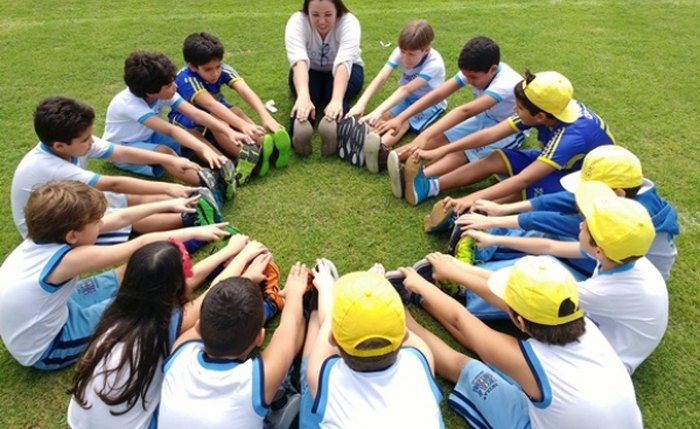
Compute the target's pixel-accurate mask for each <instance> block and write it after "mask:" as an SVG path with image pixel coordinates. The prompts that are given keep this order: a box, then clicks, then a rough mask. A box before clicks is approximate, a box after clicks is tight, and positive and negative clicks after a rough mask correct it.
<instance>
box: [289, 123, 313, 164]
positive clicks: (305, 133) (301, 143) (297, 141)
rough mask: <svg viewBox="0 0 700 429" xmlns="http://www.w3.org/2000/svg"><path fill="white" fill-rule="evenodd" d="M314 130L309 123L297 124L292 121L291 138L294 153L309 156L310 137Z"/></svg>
mask: <svg viewBox="0 0 700 429" xmlns="http://www.w3.org/2000/svg"><path fill="white" fill-rule="evenodd" d="M313 133H314V128H313V126H311V123H310V122H309V121H304V122H299V121H298V120H296V119H295V120H294V135H293V136H292V147H293V148H294V152H296V153H297V154H299V155H301V156H309V155H311V135H312V134H313Z"/></svg>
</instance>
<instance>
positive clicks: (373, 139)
mask: <svg viewBox="0 0 700 429" xmlns="http://www.w3.org/2000/svg"><path fill="white" fill-rule="evenodd" d="M381 144H382V143H381V139H380V138H379V136H378V135H377V134H376V133H369V134H367V135H366V136H365V144H364V148H363V151H364V153H365V163H366V164H367V170H369V171H370V173H379V146H380V145H381Z"/></svg>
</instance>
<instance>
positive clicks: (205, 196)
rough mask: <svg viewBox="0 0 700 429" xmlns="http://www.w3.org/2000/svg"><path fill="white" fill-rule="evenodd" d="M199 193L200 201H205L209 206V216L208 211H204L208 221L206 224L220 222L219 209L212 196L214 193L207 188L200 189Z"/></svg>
mask: <svg viewBox="0 0 700 429" xmlns="http://www.w3.org/2000/svg"><path fill="white" fill-rule="evenodd" d="M199 195H200V196H201V197H200V201H205V202H206V203H207V204H209V206H210V207H211V216H208V215H209V213H206V215H207V217H206V218H205V220H206V221H207V222H209V223H208V225H211V224H214V223H218V222H221V219H222V214H221V209H220V208H219V204H217V202H216V199H215V198H214V194H212V192H211V191H210V190H209V189H201V190H200V191H199Z"/></svg>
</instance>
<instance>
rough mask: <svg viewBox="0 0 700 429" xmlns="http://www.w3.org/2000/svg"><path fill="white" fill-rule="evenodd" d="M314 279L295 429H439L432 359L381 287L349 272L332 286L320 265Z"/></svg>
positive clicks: (386, 286) (386, 287)
mask: <svg viewBox="0 0 700 429" xmlns="http://www.w3.org/2000/svg"><path fill="white" fill-rule="evenodd" d="M314 271H315V278H314V286H315V287H316V289H317V290H318V311H314V312H313V313H312V314H311V317H310V319H309V328H308V333H307V339H306V346H305V348H304V357H303V361H302V377H304V376H305V379H303V380H302V406H301V412H300V427H302V428H309V427H319V426H320V427H352V428H371V427H387V428H388V427H420V428H439V427H443V422H442V416H441V413H440V405H439V404H440V401H441V399H442V394H441V392H440V390H439V388H438V387H437V385H436V384H435V381H434V379H433V356H432V354H431V353H430V349H429V348H428V347H427V345H426V344H425V343H424V342H423V341H421V340H420V338H418V337H417V336H415V335H413V334H411V333H410V332H409V331H408V330H407V328H406V322H405V311H404V307H403V304H402V303H401V298H400V297H399V295H398V293H397V292H396V291H395V290H394V288H393V287H392V286H391V284H390V283H389V282H388V280H386V279H385V278H384V276H382V275H380V274H377V273H374V272H354V273H350V274H346V275H344V276H342V277H341V278H340V279H338V280H337V281H335V280H334V279H333V276H332V275H331V274H330V272H331V268H330V263H329V261H326V260H319V263H318V264H317V267H316V268H315V270H314ZM312 401H313V405H311V402H312Z"/></svg>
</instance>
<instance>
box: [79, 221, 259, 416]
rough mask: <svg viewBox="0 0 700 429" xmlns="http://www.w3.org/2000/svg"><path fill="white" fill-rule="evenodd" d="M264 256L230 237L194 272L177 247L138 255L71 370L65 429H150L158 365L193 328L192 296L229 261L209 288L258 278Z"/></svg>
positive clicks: (154, 247) (195, 307)
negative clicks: (226, 281) (241, 277)
mask: <svg viewBox="0 0 700 429" xmlns="http://www.w3.org/2000/svg"><path fill="white" fill-rule="evenodd" d="M265 251H266V249H265V247H263V246H262V245H261V244H260V243H257V242H248V238H247V237H246V236H243V235H235V236H232V237H231V238H230V239H229V242H228V244H227V245H226V246H225V247H223V248H222V249H221V250H219V251H218V252H216V253H215V254H213V255H211V256H209V257H207V258H206V259H204V260H203V261H201V262H199V263H197V264H196V265H194V267H193V266H192V265H191V261H190V259H189V255H188V254H187V252H186V251H185V249H184V248H183V246H182V244H181V243H180V242H178V241H177V240H169V241H159V242H156V243H151V244H148V245H146V246H144V247H142V248H140V249H139V250H137V251H136V252H135V253H134V254H133V255H132V256H131V258H130V259H129V263H128V264H127V266H126V272H125V274H124V280H123V281H122V285H121V287H120V288H119V292H118V293H117V297H116V298H115V300H114V302H113V303H112V304H111V305H110V306H109V307H108V308H107V310H106V311H105V313H104V315H103V317H102V320H101V321H100V323H99V325H98V327H97V329H96V330H95V334H94V335H93V337H92V339H91V340H90V343H89V344H88V346H87V348H86V351H85V352H84V353H83V355H82V356H81V358H80V360H79V361H78V364H77V366H76V369H75V374H74V376H73V383H72V386H71V389H70V393H72V394H73V397H72V398H71V401H70V405H69V406H68V424H69V425H70V426H71V427H72V428H73V429H80V428H94V427H101V428H111V427H114V428H118V427H119V428H121V427H129V428H143V429H145V428H147V427H149V426H150V427H153V425H154V424H155V421H156V420H157V412H155V410H156V409H157V407H158V404H159V402H160V387H161V383H162V380H163V372H162V370H161V366H162V363H163V360H164V359H165V358H166V356H167V355H168V354H169V353H170V350H171V348H172V345H173V344H174V342H175V340H176V339H177V338H178V337H179V336H180V335H183V334H185V333H187V332H188V331H190V330H192V329H193V327H194V325H195V322H196V321H197V320H198V319H199V311H200V307H201V304H202V300H203V299H204V296H206V292H205V293H204V294H202V295H200V296H199V297H197V298H196V299H192V298H191V294H192V292H193V290H194V289H195V288H197V287H198V286H199V285H200V284H201V283H202V282H203V281H205V279H206V277H207V276H208V275H210V273H211V271H212V270H213V269H214V268H215V267H217V266H220V265H222V264H224V263H225V262H226V261H228V260H230V262H229V263H228V265H227V266H226V268H225V270H224V271H222V272H221V273H220V274H219V275H218V276H217V277H216V278H215V279H214V280H213V281H212V285H215V284H217V283H218V282H219V281H220V280H222V279H224V278H226V277H228V276H230V275H244V276H249V277H258V276H260V275H261V273H262V269H263V268H264V267H265V266H266V265H267V264H268V263H271V261H270V258H271V255H270V254H269V253H265ZM249 264H250V265H249ZM244 271H245V272H244Z"/></svg>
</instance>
